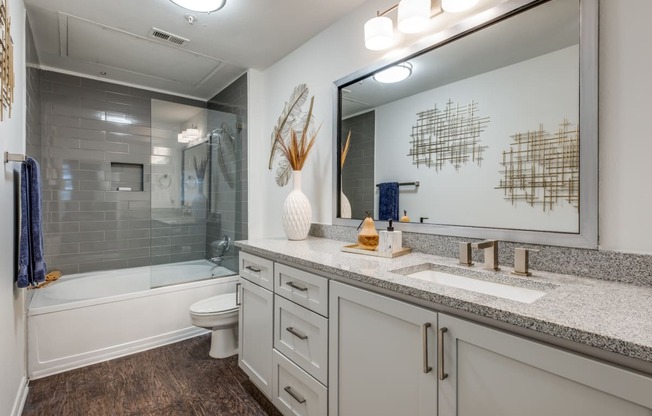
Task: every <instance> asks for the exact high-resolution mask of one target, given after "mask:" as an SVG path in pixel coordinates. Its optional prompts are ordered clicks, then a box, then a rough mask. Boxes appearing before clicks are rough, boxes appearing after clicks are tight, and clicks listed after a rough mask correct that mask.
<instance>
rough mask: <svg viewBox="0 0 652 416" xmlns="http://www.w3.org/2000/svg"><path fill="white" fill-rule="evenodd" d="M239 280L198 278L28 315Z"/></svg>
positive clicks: (74, 303) (46, 307) (234, 278)
mask: <svg viewBox="0 0 652 416" xmlns="http://www.w3.org/2000/svg"><path fill="white" fill-rule="evenodd" d="M237 280H238V275H233V276H224V277H219V278H213V279H204V280H198V281H196V282H190V283H182V284H178V285H171V286H163V287H157V288H153V289H148V290H141V291H138V292H131V293H125V294H121V295H114V296H109V297H105V298H94V299H85V300H80V301H75V302H70V303H63V304H58V305H52V306H41V307H38V308H36V309H33V308H28V309H27V316H28V317H31V316H38V315H43V314H48V313H53V312H59V311H63V310H68V309H79V308H85V307H88V306H94V305H101V304H103V303H114V302H121V301H125V300H129V299H137V298H144V297H149V296H156V295H160V294H164V293H170V292H177V291H179V290H190V289H195V288H200V287H208V286H213V285H215V283H216V282H219V283H228V282H235V281H237Z"/></svg>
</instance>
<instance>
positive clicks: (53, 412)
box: [23, 335, 281, 416]
mask: <svg viewBox="0 0 652 416" xmlns="http://www.w3.org/2000/svg"><path fill="white" fill-rule="evenodd" d="M209 347H210V335H204V336H200V337H197V338H192V339H189V340H186V341H182V342H179V343H176V344H172V345H167V346H165V347H161V348H156V349H153V350H149V351H145V352H142V353H138V354H134V355H130V356H128V357H122V358H118V359H115V360H111V361H107V362H104V363H100V364H95V365H92V366H88V367H84V368H80V369H77V370H72V371H68V372H65V373H62V374H56V375H53V376H50V377H46V378H42V379H39V380H34V381H32V382H30V384H29V395H28V396H27V403H26V404H25V410H24V411H23V416H37V415H38V416H44V415H47V416H76V415H79V416H89V415H92V416H104V415H107V416H123V415H124V416H127V415H129V416H154V415H156V416H158V415H170V416H185V415H188V416H191V415H220V416H229V415H234V416H236V415H237V416H249V415H251V416H253V415H256V416H264V415H269V416H281V414H280V413H279V412H278V411H277V410H276V409H275V408H274V407H273V406H272V404H271V403H270V402H269V400H267V398H265V397H264V396H263V395H262V393H260V392H259V391H258V390H257V389H256V387H254V385H253V384H252V383H251V382H250V381H249V380H248V378H247V376H246V375H245V374H244V373H243V372H242V371H241V370H240V368H238V362H237V356H235V357H231V358H227V359H224V360H216V359H213V358H210V357H209V356H208V350H209Z"/></svg>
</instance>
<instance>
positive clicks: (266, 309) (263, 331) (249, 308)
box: [238, 277, 274, 398]
mask: <svg viewBox="0 0 652 416" xmlns="http://www.w3.org/2000/svg"><path fill="white" fill-rule="evenodd" d="M240 284H241V287H240V297H239V299H240V322H239V324H238V325H239V327H238V330H239V337H240V338H239V339H240V357H239V363H240V368H242V370H244V372H245V373H246V374H247V375H248V376H249V378H250V379H251V381H252V382H253V383H254V384H255V385H256V386H257V387H258V389H260V391H262V392H263V393H265V394H266V395H267V397H270V398H271V397H272V342H273V334H272V328H273V320H272V316H273V313H274V305H273V301H274V295H273V294H272V292H270V291H269V290H267V289H263V288H262V287H260V286H258V285H255V284H253V283H251V282H249V281H248V280H246V279H243V278H242V277H241V278H240Z"/></svg>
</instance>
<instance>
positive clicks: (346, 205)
mask: <svg viewBox="0 0 652 416" xmlns="http://www.w3.org/2000/svg"><path fill="white" fill-rule="evenodd" d="M340 218H351V203H350V202H349V198H347V197H346V195H344V192H340Z"/></svg>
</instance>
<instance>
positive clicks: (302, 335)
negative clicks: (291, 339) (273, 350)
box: [285, 326, 308, 340]
mask: <svg viewBox="0 0 652 416" xmlns="http://www.w3.org/2000/svg"><path fill="white" fill-rule="evenodd" d="M285 330H286V331H288V332H289V333H290V334H292V335H294V336H295V337H297V338H299V339H302V340H305V339H308V335H306V334H302V333H301V332H299V331H297V330H296V329H294V328H292V327H291V326H288V327H287V328H285Z"/></svg>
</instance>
